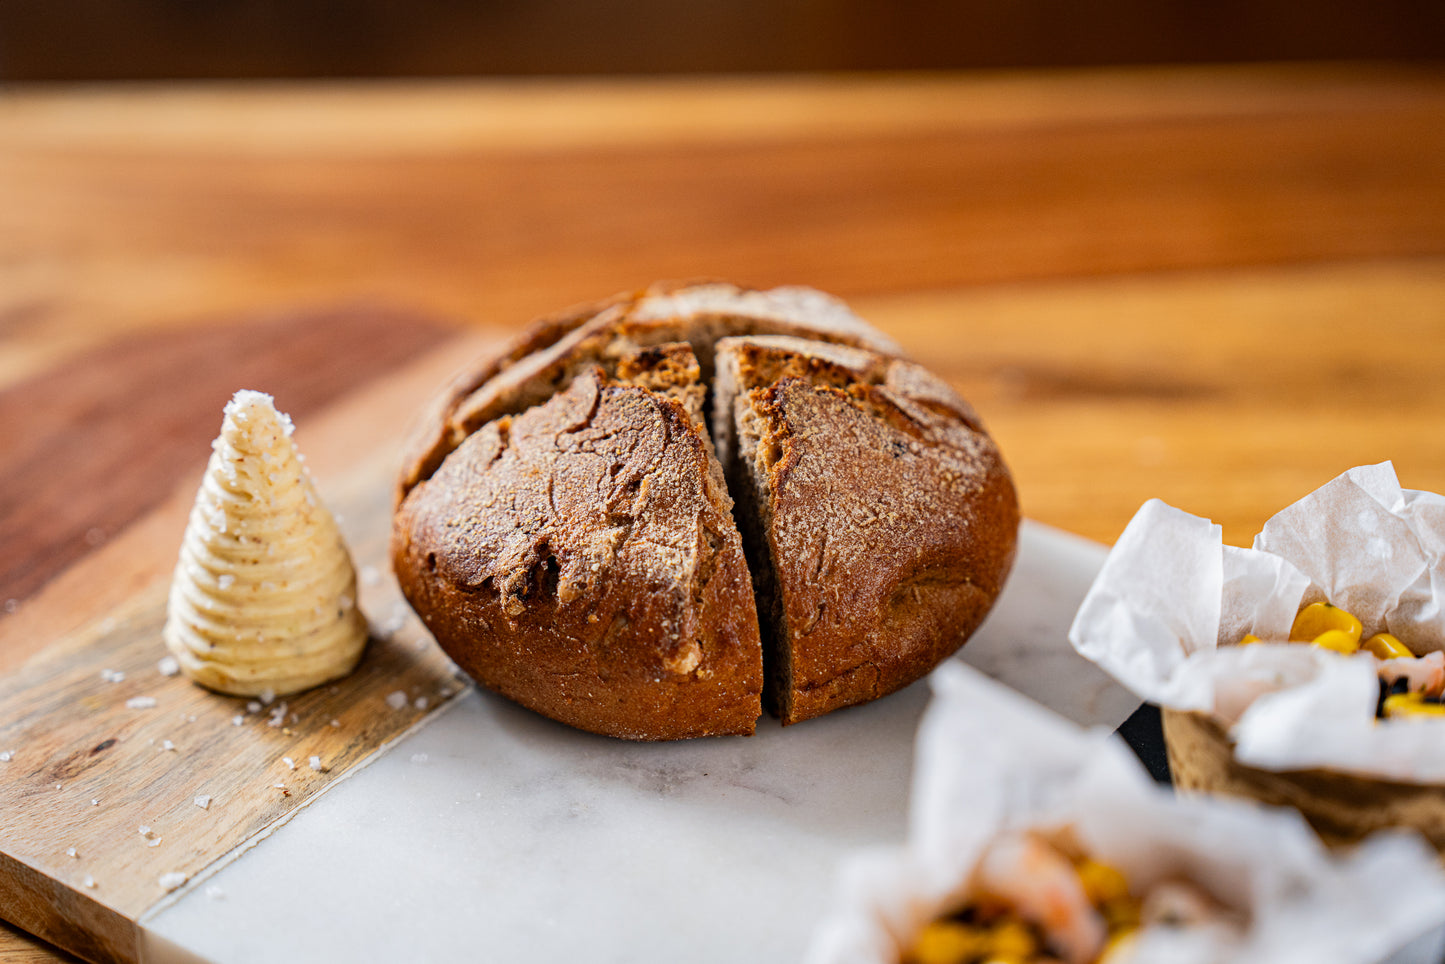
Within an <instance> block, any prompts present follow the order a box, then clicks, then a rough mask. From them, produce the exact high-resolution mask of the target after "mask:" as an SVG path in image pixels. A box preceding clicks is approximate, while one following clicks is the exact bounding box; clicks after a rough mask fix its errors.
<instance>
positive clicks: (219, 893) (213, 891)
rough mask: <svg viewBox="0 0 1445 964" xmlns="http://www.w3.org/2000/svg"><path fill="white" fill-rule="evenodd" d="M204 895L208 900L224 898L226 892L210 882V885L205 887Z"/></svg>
mask: <svg viewBox="0 0 1445 964" xmlns="http://www.w3.org/2000/svg"><path fill="white" fill-rule="evenodd" d="M206 897H207V898H209V899H210V900H224V899H225V897H226V892H225V891H224V890H222V889H221V888H219V887H217V886H216V885H215V884H212V885H211V886H209V887H207V888H206Z"/></svg>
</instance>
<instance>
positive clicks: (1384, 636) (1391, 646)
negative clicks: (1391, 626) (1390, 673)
mask: <svg viewBox="0 0 1445 964" xmlns="http://www.w3.org/2000/svg"><path fill="white" fill-rule="evenodd" d="M1365 649H1368V650H1369V651H1370V652H1372V653H1374V654H1375V655H1376V656H1378V657H1380V659H1402V658H1405V657H1409V656H1414V655H1415V654H1414V653H1412V652H1410V647H1408V646H1406V645H1405V644H1404V643H1402V642H1400V641H1399V640H1398V639H1396V638H1395V637H1394V636H1391V635H1390V634H1389V633H1376V634H1375V635H1373V636H1371V637H1370V638H1369V639H1367V640H1365Z"/></svg>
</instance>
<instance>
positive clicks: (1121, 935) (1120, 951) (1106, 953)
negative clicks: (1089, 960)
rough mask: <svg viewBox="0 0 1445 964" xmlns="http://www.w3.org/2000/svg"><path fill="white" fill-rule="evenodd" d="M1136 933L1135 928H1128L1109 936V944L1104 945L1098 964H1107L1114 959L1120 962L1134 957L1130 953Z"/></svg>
mask: <svg viewBox="0 0 1445 964" xmlns="http://www.w3.org/2000/svg"><path fill="white" fill-rule="evenodd" d="M1136 931H1137V928H1130V929H1128V930H1123V931H1119V932H1118V933H1116V934H1110V935H1109V942H1108V943H1107V944H1105V945H1104V950H1103V952H1102V953H1100V954H1099V960H1098V964H1109V962H1111V961H1113V960H1115V959H1116V958H1119V959H1122V960H1129V959H1130V958H1132V957H1133V956H1134V955H1133V953H1132V951H1133V944H1134V935H1135V933H1136Z"/></svg>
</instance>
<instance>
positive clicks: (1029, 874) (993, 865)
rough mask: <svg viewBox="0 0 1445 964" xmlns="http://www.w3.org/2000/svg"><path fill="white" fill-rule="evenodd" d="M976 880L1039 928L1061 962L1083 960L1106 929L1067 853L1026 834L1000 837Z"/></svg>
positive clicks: (1085, 961) (1100, 941) (1091, 957)
mask: <svg viewBox="0 0 1445 964" xmlns="http://www.w3.org/2000/svg"><path fill="white" fill-rule="evenodd" d="M978 873H979V885H980V886H981V887H982V888H983V889H984V890H985V891H987V892H988V893H990V894H992V895H995V896H997V897H1000V898H1002V899H1003V900H1005V901H1007V902H1009V903H1010V904H1012V905H1013V906H1014V908H1015V909H1016V910H1017V911H1018V914H1019V916H1020V917H1023V918H1024V919H1025V920H1029V921H1032V922H1033V923H1035V924H1037V925H1038V926H1039V927H1041V928H1042V929H1043V931H1044V933H1045V934H1046V935H1047V936H1048V938H1049V941H1050V943H1052V944H1053V945H1054V946H1055V948H1056V949H1057V950H1059V951H1061V952H1063V955H1064V960H1065V961H1066V962H1067V964H1088V962H1089V961H1092V960H1094V958H1096V957H1097V956H1098V955H1099V952H1100V951H1101V950H1102V949H1103V947H1104V943H1105V941H1106V940H1107V939H1108V928H1107V927H1106V926H1105V923H1104V918H1103V916H1102V915H1101V914H1100V913H1099V912H1098V911H1097V910H1095V909H1094V906H1093V905H1092V904H1090V903H1089V898H1088V896H1087V895H1086V894H1085V893H1084V887H1083V884H1082V882H1081V881H1080V880H1079V875H1078V872H1077V871H1076V870H1075V869H1074V865H1073V864H1072V863H1071V862H1070V861H1069V859H1068V858H1067V857H1065V856H1064V855H1063V854H1061V853H1059V852H1058V851H1057V850H1055V849H1054V848H1053V847H1051V846H1050V845H1049V844H1048V843H1046V842H1045V841H1044V840H1042V839H1040V838H1039V837H1036V836H1033V835H1032V834H1026V835H1023V836H1018V837H1005V838H1003V839H1001V840H999V841H997V842H996V843H995V844H994V845H993V846H992V847H990V848H989V850H988V853H986V854H985V855H984V858H983V860H982V861H981V862H980V863H979V868H978Z"/></svg>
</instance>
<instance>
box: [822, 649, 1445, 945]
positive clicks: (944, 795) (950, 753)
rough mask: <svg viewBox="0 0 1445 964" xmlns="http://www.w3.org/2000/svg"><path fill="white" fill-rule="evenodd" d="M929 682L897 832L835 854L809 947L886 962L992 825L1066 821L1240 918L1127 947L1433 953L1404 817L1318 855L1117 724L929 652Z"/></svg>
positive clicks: (1280, 820)
mask: <svg viewBox="0 0 1445 964" xmlns="http://www.w3.org/2000/svg"><path fill="white" fill-rule="evenodd" d="M933 686H934V698H933V702H932V703H931V704H930V705H929V708H928V711H927V713H926V715H925V717H924V721H923V724H922V726H921V727H920V730H919V737H918V745H917V753H916V759H915V767H914V783H913V796H912V808H911V813H910V824H909V832H908V839H907V842H906V844H905V845H904V846H902V847H900V848H897V849H890V850H874V851H870V852H866V853H863V854H860V855H858V856H857V857H855V858H854V859H852V860H851V861H849V862H848V863H847V864H846V865H845V866H844V868H843V871H842V873H841V875H840V883H839V886H838V890H837V894H836V896H835V900H834V902H833V911H832V913H831V914H830V915H829V916H828V917H827V918H826V919H825V920H824V921H823V923H822V925H821V926H820V927H819V929H818V931H817V933H816V935H815V939H814V941H813V943H812V946H811V947H810V949H809V953H808V956H807V957H806V959H805V960H806V961H807V964H885V962H887V964H895V962H897V960H898V958H899V954H900V952H901V949H902V948H904V947H906V946H908V945H909V944H910V943H911V941H912V939H913V937H914V935H915V934H916V933H917V931H918V930H919V928H921V927H922V926H923V925H924V924H925V923H927V922H928V921H929V920H931V919H932V918H933V917H935V916H936V915H937V914H939V913H941V912H944V911H946V910H948V909H951V907H952V906H953V905H954V902H955V900H956V899H957V898H959V897H961V896H963V895H964V894H965V893H966V889H967V885H968V881H969V877H970V874H971V873H972V872H973V869H974V867H975V865H976V864H977V862H978V860H979V857H980V856H981V854H982V852H983V850H984V849H985V848H986V846H987V845H988V844H989V842H990V841H992V840H993V839H994V838H995V837H997V836H998V835H1000V834H1002V833H1006V832H1010V831H1017V830H1021V829H1025V828H1031V827H1037V828H1045V829H1046V828H1058V827H1065V826H1067V827H1072V828H1073V830H1074V832H1075V833H1076V835H1077V839H1079V840H1080V842H1081V843H1082V845H1083V846H1084V847H1085V848H1086V850H1087V851H1088V852H1089V853H1090V854H1091V855H1092V856H1094V857H1096V858H1098V859H1101V860H1104V861H1106V862H1108V863H1111V864H1113V865H1115V866H1117V867H1118V868H1119V869H1120V870H1122V871H1123V872H1124V874H1125V875H1126V876H1127V877H1128V879H1129V881H1130V884H1131V886H1132V887H1134V888H1136V892H1138V888H1143V889H1147V888H1148V887H1149V886H1151V885H1152V884H1153V883H1154V882H1156V881H1159V880H1161V879H1166V878H1175V879H1180V878H1182V879H1186V880H1189V881H1192V882H1194V883H1195V884H1197V885H1199V886H1201V887H1203V888H1204V889H1205V890H1207V891H1208V892H1209V893H1210V894H1211V895H1212V896H1213V897H1214V898H1215V899H1216V900H1218V901H1219V902H1220V903H1221V904H1223V905H1225V906H1226V907H1228V908H1230V909H1231V910H1233V911H1235V912H1236V913H1238V914H1240V915H1242V916H1243V917H1244V918H1245V919H1247V920H1248V921H1249V926H1248V928H1247V931H1246V933H1245V935H1244V937H1243V942H1242V943H1240V942H1239V940H1238V938H1237V937H1236V938H1233V939H1224V938H1221V936H1220V935H1219V934H1217V933H1212V932H1208V931H1205V932H1203V933H1200V932H1189V931H1177V932H1169V931H1159V932H1157V933H1154V934H1153V935H1152V941H1151V942H1150V943H1147V944H1143V943H1142V942H1141V946H1140V947H1139V949H1138V951H1137V953H1136V954H1135V956H1134V959H1135V960H1138V961H1141V962H1142V961H1150V962H1158V961H1169V962H1173V964H1205V962H1210V964H1216V962H1224V961H1229V962H1233V964H1279V962H1282V961H1330V962H1334V964H1367V962H1369V964H1374V962H1380V961H1385V960H1389V961H1391V962H1392V964H1404V962H1426V961H1429V962H1431V964H1435V962H1438V961H1439V959H1440V950H1441V943H1442V926H1445V874H1442V871H1441V869H1440V866H1439V864H1438V863H1437V862H1436V859H1435V853H1434V851H1433V850H1431V849H1429V848H1428V847H1427V846H1426V845H1425V844H1424V842H1423V841H1422V840H1420V838H1418V837H1416V836H1414V835H1413V834H1406V833H1393V832H1392V833H1386V834H1377V835H1376V836H1374V837H1372V838H1370V839H1369V840H1368V841H1366V842H1365V843H1364V844H1363V845H1362V846H1360V847H1359V848H1357V849H1356V850H1354V851H1353V852H1352V853H1351V854H1350V855H1348V856H1332V855H1330V854H1329V853H1327V852H1326V850H1325V849H1324V847H1323V845H1322V844H1320V843H1319V841H1318V839H1317V838H1316V837H1315V835H1314V834H1313V833H1312V832H1311V831H1310V830H1309V828H1308V826H1307V825H1306V824H1305V823H1304V821H1303V820H1302V819H1301V818H1300V817H1299V815H1298V814H1297V813H1295V812H1294V811H1292V810H1274V809H1266V808H1262V807H1258V806H1256V805H1252V804H1248V803H1243V802H1239V801H1233V800H1221V799H1209V798H1192V799H1178V798H1175V797H1174V796H1173V795H1172V794H1170V793H1168V792H1167V791H1165V790H1163V789H1161V788H1159V787H1157V786H1156V785H1154V784H1153V783H1152V781H1150V780H1149V778H1148V776H1147V775H1146V774H1145V773H1144V772H1143V769H1142V767H1140V766H1139V764H1138V762H1137V761H1136V760H1135V759H1134V757H1133V755H1132V754H1131V753H1130V752H1129V751H1128V749H1127V748H1126V747H1125V746H1124V744H1123V743H1122V742H1121V741H1120V740H1118V739H1117V738H1115V737H1112V736H1111V735H1109V734H1108V733H1105V732H1103V731H1085V730H1081V729H1079V728H1078V727H1076V726H1075V725H1074V724H1072V723H1070V722H1068V721H1066V720H1064V719H1062V718H1061V717H1057V716H1054V715H1053V714H1052V713H1050V712H1049V711H1047V710H1045V709H1043V708H1041V707H1039V706H1038V705H1037V704H1034V703H1032V702H1030V701H1029V700H1027V699H1025V698H1024V697H1022V696H1020V695H1018V694H1017V693H1015V692H1013V691H1012V690H1009V689H1007V688H1006V687H1003V686H1001V685H999V684H997V683H995V682H993V681H991V680H989V679H987V678H986V677H983V676H982V675H980V674H978V673H976V672H974V671H972V670H971V669H969V668H967V667H965V666H963V665H959V664H952V663H950V664H946V665H945V666H943V667H940V669H939V670H938V671H936V672H935V674H934V676H933Z"/></svg>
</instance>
